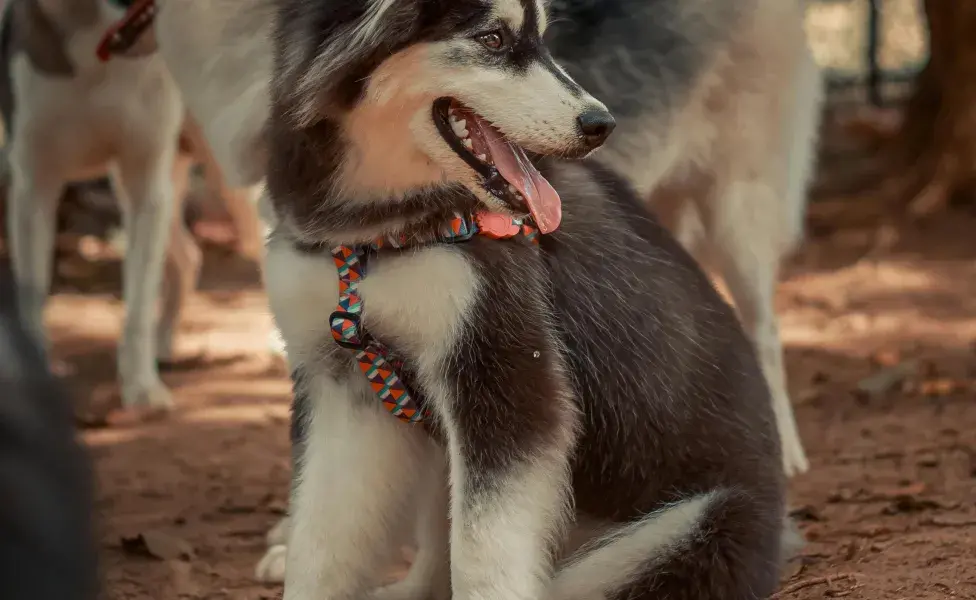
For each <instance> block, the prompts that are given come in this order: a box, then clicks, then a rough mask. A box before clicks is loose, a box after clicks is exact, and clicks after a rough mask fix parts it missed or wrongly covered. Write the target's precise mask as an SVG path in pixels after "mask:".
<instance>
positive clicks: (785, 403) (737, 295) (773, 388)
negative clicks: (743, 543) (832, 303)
mask: <svg viewBox="0 0 976 600" xmlns="http://www.w3.org/2000/svg"><path fill="white" fill-rule="evenodd" d="M716 192H717V193H719V194H721V196H720V197H719V198H715V199H713V200H711V201H707V202H699V203H698V207H699V210H700V211H702V215H703V217H704V222H705V224H706V228H707V229H708V231H709V241H710V244H711V245H712V250H711V252H710V253H709V256H710V257H713V259H714V260H715V262H716V265H717V267H718V270H719V272H720V274H721V276H722V279H723V280H724V281H725V284H726V286H728V289H729V293H730V294H731V295H732V299H733V301H734V302H735V305H736V309H737V310H738V312H739V316H740V317H741V319H742V323H743V326H744V327H745V330H746V332H747V333H748V334H749V336H750V337H751V339H752V341H753V343H754V344H755V347H756V351H757V352H758V354H759V360H760V364H761V365H762V370H763V375H765V377H766V381H767V383H768V385H769V389H770V394H771V396H772V399H773V400H772V401H773V411H774V413H775V415H776V426H777V429H778V430H779V435H780V442H781V447H782V453H783V466H784V469H785V471H786V474H787V475H794V474H798V473H803V472H805V471H806V470H807V469H808V468H809V463H808V461H807V457H806V453H805V452H804V450H803V444H802V442H801V440H800V434H799V431H798V429H797V425H796V418H795V417H794V415H793V406H792V404H791V403H790V397H789V391H788V390H787V387H786V372H785V368H784V366H783V347H782V342H781V341H780V334H779V319H778V317H777V315H776V309H775V306H774V298H775V294H776V284H777V283H778V277H779V265H780V261H781V259H782V244H781V241H780V238H779V236H778V235H775V233H776V232H777V231H778V230H779V228H781V227H782V222H781V221H782V220H781V218H780V215H779V211H777V210H776V207H777V206H778V205H779V203H780V202H781V201H780V199H779V197H778V195H777V193H776V191H775V190H774V189H773V188H772V187H770V186H769V185H767V184H766V183H765V182H762V181H734V182H731V183H728V184H727V185H725V186H718V187H716ZM750 232H751V234H750Z"/></svg>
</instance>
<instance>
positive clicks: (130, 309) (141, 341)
mask: <svg viewBox="0 0 976 600" xmlns="http://www.w3.org/2000/svg"><path fill="white" fill-rule="evenodd" d="M174 141H175V140H174ZM138 158H143V159H145V160H142V161H140V160H137V159H138ZM123 161H124V162H121V163H120V164H119V165H118V168H117V169H116V168H113V169H112V173H111V175H112V177H111V178H112V181H113V188H114V190H115V193H116V197H117V198H118V199H119V201H120V203H121V204H122V206H123V207H124V208H125V212H126V230H127V233H126V238H127V239H128V240H129V243H128V247H127V249H126V255H125V262H124V263H123V271H122V280H123V281H122V296H123V299H124V301H125V308H126V319H125V326H124V329H123V333H122V340H121V343H120V345H119V355H118V368H119V378H120V380H121V384H122V404H123V406H124V407H126V408H131V407H137V406H148V407H152V408H169V407H171V406H172V399H171V397H170V393H169V390H167V389H166V386H164V385H163V383H162V381H161V380H160V379H159V371H158V369H157V367H156V356H155V351H156V329H155V323H154V321H155V311H156V301H157V300H158V299H159V296H160V288H161V284H162V279H163V265H164V261H165V258H166V243H167V241H168V239H169V236H168V233H169V230H170V227H171V226H172V223H171V219H172V218H173V182H172V176H173V154H172V153H169V152H161V153H159V154H158V155H156V156H153V157H151V158H149V157H147V156H145V155H143V156H140V157H137V156H132V157H123Z"/></svg>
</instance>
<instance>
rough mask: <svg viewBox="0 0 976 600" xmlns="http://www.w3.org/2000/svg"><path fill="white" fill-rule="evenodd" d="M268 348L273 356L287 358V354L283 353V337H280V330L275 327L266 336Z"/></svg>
mask: <svg viewBox="0 0 976 600" xmlns="http://www.w3.org/2000/svg"><path fill="white" fill-rule="evenodd" d="M268 350H270V351H271V354H273V355H275V356H279V357H281V358H282V359H285V360H287V359H288V355H287V354H286V353H285V339H284V338H283V337H281V332H280V331H278V329H277V328H275V329H274V330H273V331H272V332H271V334H270V335H269V336H268Z"/></svg>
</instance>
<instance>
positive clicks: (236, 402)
mask: <svg viewBox="0 0 976 600" xmlns="http://www.w3.org/2000/svg"><path fill="white" fill-rule="evenodd" d="M226 228H227V226H226V225H225V224H221V223H220V222H219V221H212V220H211V221H209V222H208V221H204V222H202V223H201V224H200V226H199V227H198V231H199V233H200V235H201V237H202V238H204V239H205V240H210V241H209V242H208V247H207V253H206V267H205V273H204V276H203V282H202V287H201V291H200V292H199V294H197V296H196V297H195V298H194V300H193V302H192V304H191V305H190V306H189V307H188V309H187V311H186V315H187V316H186V323H185V324H184V327H183V329H182V331H181V332H180V338H179V347H180V349H181V357H182V358H183V359H184V360H182V361H181V362H179V363H178V364H176V365H175V366H174V368H172V369H170V370H169V371H167V372H166V373H165V374H164V379H165V381H166V382H167V383H168V384H169V385H170V386H171V387H172V389H173V390H174V391H175V395H176V398H177V403H178V408H177V410H176V411H175V412H174V413H173V414H172V415H171V416H170V417H169V418H167V419H165V420H161V421H156V422H150V423H143V424H138V423H131V422H130V423H126V422H122V423H113V424H112V425H111V426H106V423H105V422H104V420H103V419H102V418H101V417H100V414H102V413H103V412H104V410H103V409H104V408H105V407H106V406H110V405H111V404H112V403H113V402H115V401H117V398H116V389H115V380H114V360H115V354H114V353H115V350H114V348H115V340H116V339H117V335H118V331H119V324H120V319H121V316H122V312H123V306H122V305H121V302H120V299H119V295H118V293H119V292H118V290H119V283H120V282H119V265H118V261H117V258H115V257H112V256H100V255H99V253H98V252H88V253H87V258H85V257H83V256H82V255H81V254H78V253H68V254H67V255H65V256H62V258H61V260H60V261H59V267H58V276H57V281H56V285H55V291H56V295H55V297H54V298H53V300H52V302H51V308H50V311H49V315H48V324H49V328H50V331H51V332H52V337H53V352H54V355H55V357H56V358H57V359H58V360H59V361H61V362H60V364H59V369H60V370H61V371H62V372H63V374H64V376H65V377H67V378H68V380H69V381H70V382H71V383H72V388H73V390H74V391H75V393H76V395H77V398H78V412H79V415H80V419H81V420H82V421H83V422H84V425H85V428H84V430H83V434H82V435H83V437H84V440H85V441H86V442H87V444H88V446H89V447H90V449H91V452H92V454H93V456H94V460H95V463H96V471H97V476H98V487H99V491H98V502H97V509H98V519H99V527H100V532H101V533H100V536H101V544H100V548H101V552H102V558H103V562H102V568H103V570H104V580H105V587H106V590H107V592H108V593H107V597H108V598H111V599H118V600H122V599H136V598H159V599H164V598H165V599H175V598H214V599H219V598H229V597H233V598H236V599H241V600H251V599H261V598H269V599H270V598H277V597H278V596H279V594H280V589H279V588H278V587H277V586H265V585H261V584H258V583H255V581H254V577H253V569H254V566H255V564H256V562H257V560H258V559H259V558H260V557H261V555H262V553H263V551H264V548H265V542H264V536H265V533H266V531H267V530H268V528H269V527H270V526H271V525H273V524H274V523H275V522H276V520H277V519H278V518H279V516H280V515H281V514H282V513H283V511H284V509H285V499H286V493H287V487H288V474H289V463H288V456H289V449H288V434H287V421H288V392H289V385H288V381H287V376H286V373H285V371H284V369H283V367H282V366H281V364H280V363H277V362H275V360H273V359H272V358H271V357H270V354H269V352H268V334H269V332H270V330H271V318H270V316H269V313H268V309H267V307H266V304H265V301H264V297H263V294H262V292H261V290H260V286H259V278H258V273H257V269H256V267H255V266H254V265H252V264H248V263H246V262H243V261H242V260H241V259H239V258H237V257H236V256H234V255H233V254H232V253H231V252H229V251H228V249H227V248H226V243H225V242H226V239H223V238H226V237H227V231H226ZM974 236H976V210H974V209H972V208H956V209H952V210H951V211H949V212H947V213H943V214H940V215H939V216H938V217H936V218H934V219H933V220H931V221H929V222H926V223H923V224H920V225H916V226H912V227H910V228H907V229H905V230H903V231H902V232H901V236H900V238H899V240H898V241H897V243H896V244H895V245H894V247H893V248H891V249H890V250H886V251H883V252H880V253H874V254H872V253H870V252H869V249H870V247H871V245H872V240H873V239H874V232H873V231H870V230H867V231H864V230H851V229H843V228H833V227H824V226H818V227H814V228H812V229H811V231H810V234H809V239H808V242H807V243H806V245H805V246H804V248H803V249H802V250H801V252H800V253H799V254H798V256H797V257H796V258H795V260H793V261H792V262H791V264H790V265H789V266H788V268H787V271H786V274H785V280H784V282H783V284H782V286H781V288H780V292H779V296H778V298H777V306H778V309H779V311H780V314H781V315H782V317H781V318H782V335H783V338H784V342H785V345H786V353H787V363H788V369H789V375H790V383H791V385H790V387H791V390H792V394H793V400H794V402H795V404H796V408H797V418H798V420H799V423H800V430H801V433H802V436H803V440H804V442H805V444H806V447H807V450H808V452H809V454H810V459H811V463H812V469H811V472H810V473H808V474H806V475H804V476H801V477H798V478H796V479H795V480H794V481H793V482H792V484H791V498H790V503H791V507H792V508H793V514H794V516H795V517H796V518H797V520H798V522H799V523H800V526H801V528H802V530H803V531H804V533H805V535H806V537H807V538H808V539H809V544H808V545H807V547H806V548H805V549H804V551H803V553H802V556H801V557H800V558H798V559H797V560H795V561H793V562H792V563H791V564H790V565H789V566H788V568H787V572H786V573H785V575H784V580H783V590H782V591H781V592H779V594H778V596H777V597H780V598H789V599H813V598H835V597H846V598H850V599H851V600H858V599H863V600H882V599H885V600H888V599H890V600H899V599H905V600H909V599H911V600H925V599H929V598H931V599H936V598H976V551H974V548H976V402H974V399H976V243H974ZM81 246H82V247H83V246H84V244H82V245H81ZM140 536H142V538H140Z"/></svg>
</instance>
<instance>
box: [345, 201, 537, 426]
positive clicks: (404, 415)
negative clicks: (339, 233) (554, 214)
mask: <svg viewBox="0 0 976 600" xmlns="http://www.w3.org/2000/svg"><path fill="white" fill-rule="evenodd" d="M475 235H483V236H485V237H489V238H491V239H511V238H515V237H517V236H522V237H524V238H525V239H526V240H527V241H528V242H529V243H531V244H536V245H537V244H538V243H539V237H538V236H539V233H538V231H537V230H536V229H535V228H534V227H532V226H531V225H528V224H526V223H523V222H521V221H518V220H515V219H512V218H511V217H508V216H505V215H501V214H498V213H478V214H477V215H475V216H474V217H464V216H456V217H454V218H453V219H452V220H451V222H450V224H449V225H448V227H447V228H446V229H445V230H444V231H442V232H440V233H439V234H438V235H436V236H435V238H434V240H433V243H457V242H464V241H467V240H470V239H471V238H473V237H474V236H475ZM408 245H416V244H411V243H410V240H408V239H407V238H405V237H404V236H388V237H384V238H381V239H378V240H376V241H374V242H373V243H371V244H364V245H361V246H336V247H335V248H333V249H332V260H333V261H334V262H335V266H336V270H337V271H338V273H339V306H338V307H337V308H336V310H335V311H334V312H333V313H332V315H331V316H330V317H329V327H330V329H331V330H332V338H333V339H334V340H335V342H336V344H338V345H339V346H341V347H342V348H346V349H347V350H351V351H353V352H355V356H356V364H357V365H358V366H359V370H360V371H362V372H363V374H364V375H365V376H366V379H367V380H369V384H370V387H371V388H372V389H373V392H374V393H375V394H376V396H377V397H378V398H379V400H380V402H382V403H383V406H384V408H386V410H388V411H389V412H390V413H392V414H393V416H395V417H396V418H398V419H400V420H401V421H403V422H405V423H419V422H421V421H423V420H424V419H425V418H426V417H427V416H429V413H428V411H427V410H426V409H425V408H424V406H423V402H422V401H421V399H420V398H419V397H418V396H417V395H416V394H414V393H413V392H412V391H411V390H410V388H409V386H407V384H406V383H405V382H404V381H403V379H402V378H401V377H400V375H399V372H400V371H401V370H402V368H403V361H402V360H400V359H399V358H397V357H396V356H395V354H394V353H393V352H391V350H390V348H389V347H388V346H386V345H385V344H383V343H382V342H380V341H378V340H377V339H376V338H374V337H373V336H371V335H370V334H369V332H367V331H366V329H365V328H364V327H363V326H362V315H363V299H362V297H361V296H360V295H359V284H360V283H361V282H362V280H363V278H364V277H366V263H367V257H368V256H369V254H370V253H371V252H373V251H376V250H379V249H382V248H393V249H402V248H406V247H407V246H408Z"/></svg>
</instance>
